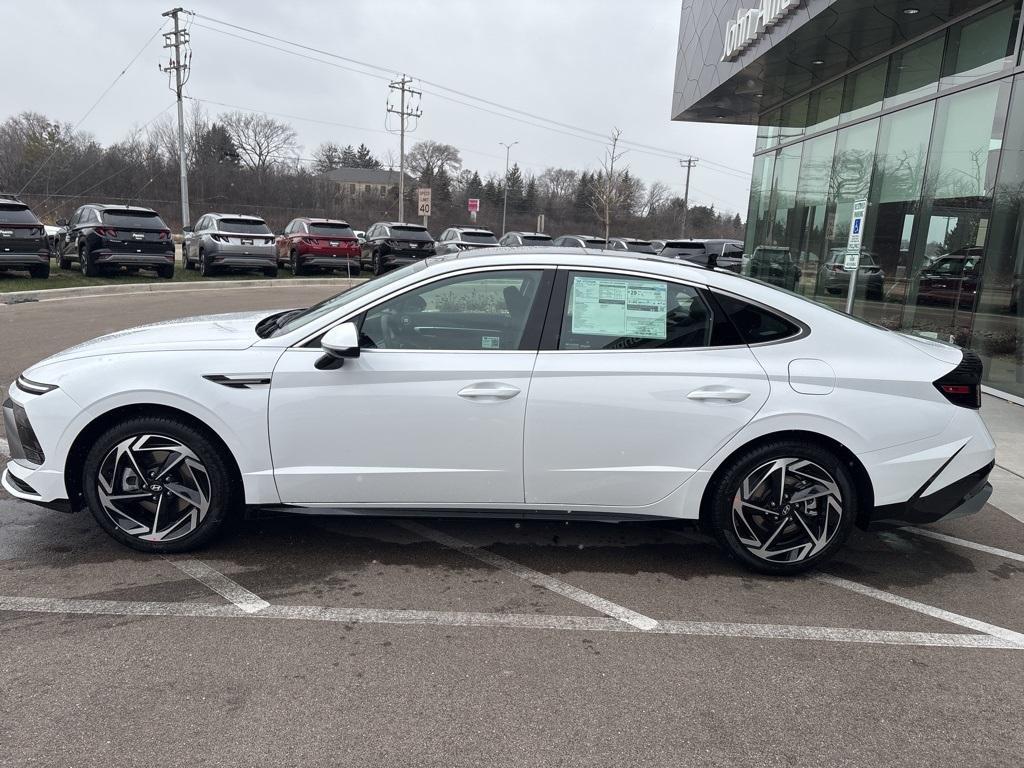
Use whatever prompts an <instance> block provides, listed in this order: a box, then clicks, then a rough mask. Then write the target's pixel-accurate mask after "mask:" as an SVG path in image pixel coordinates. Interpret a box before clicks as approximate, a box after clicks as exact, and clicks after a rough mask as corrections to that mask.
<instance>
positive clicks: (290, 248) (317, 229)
mask: <svg viewBox="0 0 1024 768" xmlns="http://www.w3.org/2000/svg"><path fill="white" fill-rule="evenodd" d="M359 253H360V248H359V238H357V237H356V233H355V232H353V231H352V227H350V226H349V225H348V223H347V222H344V221H339V220H338V219H310V218H300V219H292V220H291V223H289V224H288V226H287V227H285V229H284V232H282V233H281V234H280V235H278V236H277V264H278V266H281V267H284V266H287V267H288V268H289V269H291V271H292V274H294V275H303V274H308V273H309V272H311V271H313V270H317V271H320V270H331V269H338V270H341V271H343V272H345V274H347V275H349V276H354V275H358V274H359Z"/></svg>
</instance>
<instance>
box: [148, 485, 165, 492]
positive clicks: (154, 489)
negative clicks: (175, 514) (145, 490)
mask: <svg viewBox="0 0 1024 768" xmlns="http://www.w3.org/2000/svg"><path fill="white" fill-rule="evenodd" d="M163 489H164V487H163V486H162V485H160V483H150V484H149V491H150V493H160V491H162V490H163Z"/></svg>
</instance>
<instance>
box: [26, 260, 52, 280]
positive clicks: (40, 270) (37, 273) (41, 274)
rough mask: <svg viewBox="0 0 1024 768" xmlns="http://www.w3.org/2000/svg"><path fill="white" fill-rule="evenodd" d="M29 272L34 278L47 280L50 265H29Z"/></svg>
mask: <svg viewBox="0 0 1024 768" xmlns="http://www.w3.org/2000/svg"><path fill="white" fill-rule="evenodd" d="M28 274H29V277H31V278H32V279H33V280H45V279H46V278H48V277H49V276H50V265H49V263H47V264H40V265H39V266H38V267H29V270H28Z"/></svg>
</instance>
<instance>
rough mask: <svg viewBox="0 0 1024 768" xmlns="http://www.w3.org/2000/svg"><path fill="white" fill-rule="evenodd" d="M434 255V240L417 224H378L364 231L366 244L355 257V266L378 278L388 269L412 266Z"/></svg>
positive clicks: (396, 222)
mask: <svg viewBox="0 0 1024 768" xmlns="http://www.w3.org/2000/svg"><path fill="white" fill-rule="evenodd" d="M433 255H434V238H433V237H431V236H430V233H429V232H428V231H427V228H426V227H424V226H421V225H419V224H403V223H402V222H399V221H382V222H379V223H377V224H374V225H373V226H372V227H370V228H369V229H368V230H366V242H364V243H363V245H362V251H361V253H360V255H359V266H360V267H366V266H369V267H370V269H372V270H373V274H375V275H382V274H384V273H385V272H386V271H387V270H389V269H391V268H392V267H401V266H404V265H406V264H412V263H413V262H414V261H419V260H420V259H425V258H427V257H428V256H433Z"/></svg>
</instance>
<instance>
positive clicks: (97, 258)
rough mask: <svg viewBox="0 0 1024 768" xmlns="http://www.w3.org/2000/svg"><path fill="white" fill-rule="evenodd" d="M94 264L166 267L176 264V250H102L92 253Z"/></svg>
mask: <svg viewBox="0 0 1024 768" xmlns="http://www.w3.org/2000/svg"><path fill="white" fill-rule="evenodd" d="M91 255H92V258H93V263H94V264H119V265H123V266H126V267H166V266H167V265H168V264H173V263H174V248H173V246H172V247H171V249H170V250H168V251H151V252H148V253H147V252H145V251H144V252H142V253H138V252H135V251H112V250H110V249H108V248H101V249H99V250H95V251H92V254H91Z"/></svg>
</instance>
